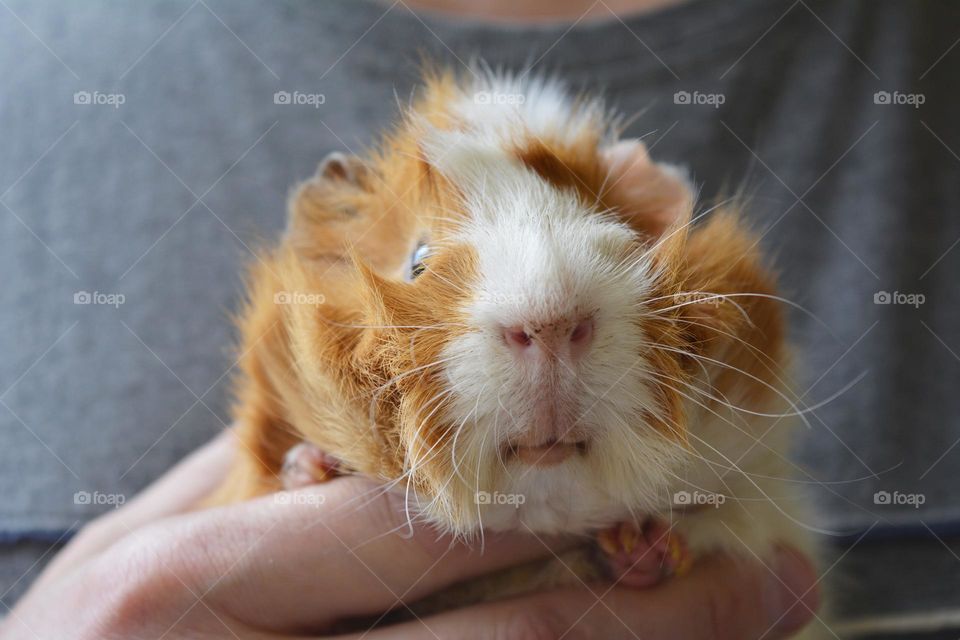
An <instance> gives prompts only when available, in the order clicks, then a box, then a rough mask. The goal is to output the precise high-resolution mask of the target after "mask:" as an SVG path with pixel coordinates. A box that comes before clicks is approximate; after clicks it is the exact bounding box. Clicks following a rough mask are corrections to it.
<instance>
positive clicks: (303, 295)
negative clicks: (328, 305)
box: [273, 291, 327, 307]
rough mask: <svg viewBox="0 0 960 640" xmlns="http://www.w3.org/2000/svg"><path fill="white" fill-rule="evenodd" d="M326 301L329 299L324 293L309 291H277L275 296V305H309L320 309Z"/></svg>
mask: <svg viewBox="0 0 960 640" xmlns="http://www.w3.org/2000/svg"><path fill="white" fill-rule="evenodd" d="M326 301H327V297H326V296H324V295H323V294H322V293H311V292H307V291H277V292H276V293H275V294H273V304H307V305H310V306H312V307H319V306H320V305H322V304H323V303H324V302H326Z"/></svg>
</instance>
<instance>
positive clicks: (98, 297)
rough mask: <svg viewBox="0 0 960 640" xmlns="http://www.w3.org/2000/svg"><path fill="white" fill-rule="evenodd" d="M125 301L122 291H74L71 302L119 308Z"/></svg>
mask: <svg viewBox="0 0 960 640" xmlns="http://www.w3.org/2000/svg"><path fill="white" fill-rule="evenodd" d="M126 301H127V297H126V296H125V295H123V294H122V293H103V292H101V291H94V292H93V293H91V292H89V291H76V292H74V294H73V304H95V305H103V306H108V307H113V308H114V309H119V308H120V305H122V304H123V303H124V302H126Z"/></svg>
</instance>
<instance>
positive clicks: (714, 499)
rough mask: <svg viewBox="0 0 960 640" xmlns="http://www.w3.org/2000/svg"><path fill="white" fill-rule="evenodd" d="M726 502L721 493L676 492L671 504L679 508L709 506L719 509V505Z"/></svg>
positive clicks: (725, 497)
mask: <svg viewBox="0 0 960 640" xmlns="http://www.w3.org/2000/svg"><path fill="white" fill-rule="evenodd" d="M726 501H727V496H725V495H723V494H722V493H709V492H707V491H677V492H676V493H675V494H673V504H675V505H677V506H679V507H704V506H710V507H713V508H714V509H719V508H720V505H722V504H723V503H724V502H726Z"/></svg>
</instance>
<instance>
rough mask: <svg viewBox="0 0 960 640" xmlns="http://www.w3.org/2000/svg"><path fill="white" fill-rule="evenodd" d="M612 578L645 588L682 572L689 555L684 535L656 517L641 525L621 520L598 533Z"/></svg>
mask: <svg viewBox="0 0 960 640" xmlns="http://www.w3.org/2000/svg"><path fill="white" fill-rule="evenodd" d="M597 544H598V545H599V546H600V549H601V551H603V553H604V556H605V561H606V564H607V568H608V570H609V572H610V573H611V577H612V578H613V579H614V580H615V581H616V582H617V583H618V584H622V585H623V586H626V587H633V588H636V589H644V588H646V587H652V586H654V585H656V584H659V583H660V582H661V581H663V580H665V579H667V578H669V577H671V576H675V575H683V574H684V573H686V572H687V570H688V569H689V568H690V566H691V562H692V556H691V555H690V552H689V550H688V548H687V545H686V542H685V541H684V539H683V537H682V536H681V535H680V534H679V533H678V532H676V531H673V530H672V529H671V527H670V525H669V524H668V523H667V522H665V521H663V520H661V519H658V518H652V517H651V518H648V519H647V520H646V521H644V522H643V524H642V525H640V526H637V525H635V524H633V523H632V522H621V523H620V524H618V525H615V526H613V527H611V528H609V529H605V530H603V531H601V532H600V533H599V534H598V535H597Z"/></svg>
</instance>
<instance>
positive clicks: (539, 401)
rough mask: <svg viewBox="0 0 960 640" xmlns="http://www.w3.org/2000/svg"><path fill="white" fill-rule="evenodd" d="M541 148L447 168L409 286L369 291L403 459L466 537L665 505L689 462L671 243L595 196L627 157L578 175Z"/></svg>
mask: <svg viewBox="0 0 960 640" xmlns="http://www.w3.org/2000/svg"><path fill="white" fill-rule="evenodd" d="M635 150H637V151H642V147H638V148H637V149H635ZM544 153H545V152H544V150H543V149H541V150H540V151H539V152H538V153H537V154H536V156H537V158H539V160H538V161H536V162H532V161H530V160H531V158H532V156H531V155H530V154H525V153H512V152H504V153H502V154H491V153H490V152H489V149H488V150H476V149H470V148H468V149H465V150H463V153H461V154H460V155H459V157H454V158H452V159H451V158H450V157H449V154H448V157H447V158H446V159H445V160H443V161H439V160H438V161H436V162H435V165H436V166H434V167H432V170H434V171H438V172H440V174H441V175H442V176H443V179H442V181H441V182H442V184H441V186H440V187H438V189H439V192H440V193H441V199H442V200H443V202H444V205H443V207H442V208H439V210H442V212H443V214H442V215H437V213H438V211H437V210H434V211H432V212H431V215H429V216H424V217H423V219H422V220H421V224H420V226H419V229H420V230H419V231H418V237H417V239H416V241H415V242H414V243H413V245H412V246H411V248H410V252H409V253H410V255H409V260H408V263H407V266H406V268H405V269H406V271H405V274H404V275H405V279H406V282H403V283H396V282H388V281H386V280H383V279H379V278H376V280H377V282H376V283H375V285H374V286H373V287H372V289H373V290H375V291H376V296H375V297H376V304H375V305H374V306H375V307H376V309H377V311H376V314H375V317H374V319H375V321H376V322H378V323H382V326H390V327H391V329H390V330H389V331H385V332H380V333H378V334H377V337H376V339H375V341H376V349H377V350H378V352H379V353H380V354H381V357H382V358H384V359H385V360H387V361H389V362H390V363H391V367H392V370H391V375H393V376H394V377H395V378H396V380H395V382H394V385H395V389H396V393H397V394H398V407H399V409H398V412H397V416H396V420H397V422H398V423H399V424H398V427H399V430H400V433H401V442H402V449H403V451H401V452H400V455H401V457H402V458H403V460H402V467H403V468H404V469H405V470H406V471H407V472H408V473H409V474H410V478H411V480H413V484H412V486H413V487H415V489H416V494H417V495H416V500H417V503H418V504H417V507H418V508H419V509H420V510H421V511H422V512H423V513H424V514H425V515H426V516H427V517H428V518H429V519H430V520H432V521H434V522H437V523H439V524H441V525H444V526H446V527H447V528H449V529H450V530H452V531H455V532H458V533H468V532H473V531H476V530H477V529H479V528H480V527H483V528H486V529H493V530H503V529H523V528H529V529H531V530H534V531H541V532H554V531H566V532H574V531H586V530H588V529H591V528H595V527H598V526H602V525H607V524H610V523H612V522H614V521H617V520H620V519H623V518H625V517H627V516H629V515H630V514H631V513H640V512H652V511H657V510H661V509H663V508H664V507H665V506H666V505H667V504H669V500H668V492H667V488H668V483H669V482H670V480H671V479H672V478H673V477H675V474H676V473H677V472H678V470H679V469H680V467H681V465H682V463H683V461H684V457H685V451H686V449H685V447H684V445H683V439H684V425H683V416H682V413H681V411H680V409H679V406H680V396H679V395H678V394H679V392H678V391H677V389H678V388H679V387H681V386H682V385H683V380H681V378H682V377H683V376H685V375H686V374H685V371H684V369H683V367H682V365H681V355H680V354H681V353H682V351H683V345H682V341H681V339H680V338H679V337H678V334H679V332H678V331H675V327H673V326H672V325H671V324H670V322H669V321H668V320H666V319H665V318H664V316H663V315H660V311H661V310H663V309H664V308H667V307H670V306H671V305H672V304H673V298H672V296H670V295H665V294H664V291H669V289H670V287H671V286H672V283H671V282H669V278H670V269H668V268H667V267H665V266H664V263H663V260H662V258H663V256H662V255H661V252H662V251H665V250H667V249H666V247H667V245H668V244H669V243H661V238H660V237H651V236H650V235H649V234H647V233H642V232H641V231H639V230H638V227H637V225H631V224H628V223H627V221H626V220H625V219H624V216H622V215H620V213H621V212H618V211H616V210H610V207H609V205H608V203H607V202H606V201H604V200H601V199H598V198H596V197H595V194H596V193H599V192H601V191H602V189H603V188H604V183H607V184H609V182H610V180H611V174H610V172H611V171H612V170H613V168H612V167H613V165H615V164H616V162H617V161H618V159H617V158H609V157H603V156H602V155H598V152H597V151H596V150H595V149H593V150H592V151H589V153H588V155H587V157H586V158H580V159H579V161H580V163H581V164H582V165H583V170H582V171H581V170H578V175H576V176H573V179H570V176H567V178H564V177H563V176H560V175H558V174H557V173H556V172H551V170H549V169H545V167H549V166H553V163H551V162H546V163H545V162H543V158H544V155H543V154H544ZM453 155H454V156H456V154H453ZM557 160H558V162H561V159H559V158H558V159H557ZM640 160H641V161H642V162H646V163H647V165H649V162H648V160H646V159H645V154H644V155H643V156H642V157H640ZM577 161H578V160H577V158H567V159H566V160H565V161H562V162H561V164H564V165H567V164H571V165H572V164H575V163H576V162H577ZM598 167H600V169H599V170H598ZM649 169H650V166H647V167H646V170H649ZM644 176H645V177H650V176H649V175H648V174H643V173H641V174H640V175H626V174H625V173H622V172H621V174H616V175H615V176H614V179H620V178H627V179H631V180H632V179H634V178H637V177H640V178H641V179H645V177H644ZM654 177H655V178H656V179H657V180H664V179H665V174H663V173H662V172H656V173H655V176H654ZM578 180H582V181H583V182H584V184H582V185H577V184H575V183H576V182H577V181H578ZM674 182H675V181H674ZM674 182H670V188H675V187H676V184H675V183H674ZM633 186H637V185H633ZM662 186H663V185H660V187H662ZM647 187H648V190H647V191H644V190H643V189H641V191H642V192H643V193H644V194H645V195H644V196H643V197H642V198H641V199H643V198H647V196H651V195H652V193H651V192H650V190H654V189H658V188H659V187H658V186H657V185H656V184H654V183H650V184H648V185H647ZM621 191H622V190H621ZM658 193H660V194H661V195H662V189H661V190H660V191H659V192H658ZM684 193H685V194H686V193H687V192H686V190H685V189H684ZM654 199H655V198H654ZM645 202H647V203H648V204H649V203H650V202H653V200H650V199H649V198H648V199H647V200H645ZM680 205H681V208H684V209H685V210H688V209H689V202H683V203H680ZM641 208H642V207H641ZM661 244H662V246H661ZM371 277H373V276H371ZM385 354H387V355H385Z"/></svg>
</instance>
